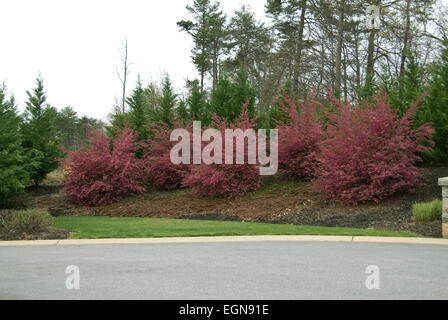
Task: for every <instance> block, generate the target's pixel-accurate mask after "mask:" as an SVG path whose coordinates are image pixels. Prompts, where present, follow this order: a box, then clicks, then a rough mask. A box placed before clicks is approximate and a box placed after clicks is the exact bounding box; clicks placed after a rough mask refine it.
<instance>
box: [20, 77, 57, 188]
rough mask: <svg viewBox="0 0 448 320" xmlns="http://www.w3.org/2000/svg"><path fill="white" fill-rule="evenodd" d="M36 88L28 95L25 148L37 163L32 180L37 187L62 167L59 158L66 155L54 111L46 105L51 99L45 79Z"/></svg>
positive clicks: (37, 80)
mask: <svg viewBox="0 0 448 320" xmlns="http://www.w3.org/2000/svg"><path fill="white" fill-rule="evenodd" d="M36 85H37V86H36V88H34V89H33V91H32V92H29V91H27V92H26V93H27V95H28V101H27V102H26V109H25V122H24V124H23V126H22V132H23V146H24V147H25V149H26V150H27V154H28V157H29V158H30V159H31V161H33V162H35V163H36V166H35V167H34V168H33V169H32V170H31V172H30V177H31V179H32V180H33V181H34V183H35V185H39V183H40V182H41V181H42V180H43V179H45V177H46V176H47V174H48V173H50V172H51V171H53V170H54V169H56V168H57V167H58V163H57V161H56V159H57V158H60V157H61V155H62V153H61V151H60V149H59V147H58V144H59V143H60V142H61V141H60V140H61V139H60V138H58V136H57V132H56V127H55V114H54V110H53V108H51V107H50V106H48V104H46V101H47V97H46V95H45V91H44V84H43V80H42V78H41V77H39V78H37V79H36Z"/></svg>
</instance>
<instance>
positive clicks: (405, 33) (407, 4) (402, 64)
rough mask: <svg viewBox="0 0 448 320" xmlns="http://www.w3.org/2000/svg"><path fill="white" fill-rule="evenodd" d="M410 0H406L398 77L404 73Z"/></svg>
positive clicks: (409, 23) (409, 26) (408, 33)
mask: <svg viewBox="0 0 448 320" xmlns="http://www.w3.org/2000/svg"><path fill="white" fill-rule="evenodd" d="M410 11H411V0H407V1H406V12H405V14H406V25H405V31H404V39H403V51H402V53H401V65H400V79H401V78H402V77H403V75H404V68H405V66H406V54H407V51H408V44H409V38H410V32H411V14H410Z"/></svg>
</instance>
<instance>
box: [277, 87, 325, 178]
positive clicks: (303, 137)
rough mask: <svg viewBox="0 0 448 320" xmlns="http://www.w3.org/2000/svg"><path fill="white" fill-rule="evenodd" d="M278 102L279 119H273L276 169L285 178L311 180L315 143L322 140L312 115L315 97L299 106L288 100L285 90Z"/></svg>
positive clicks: (314, 158)
mask: <svg viewBox="0 0 448 320" xmlns="http://www.w3.org/2000/svg"><path fill="white" fill-rule="evenodd" d="M283 96H284V100H285V102H286V104H285V103H283V101H280V109H281V111H282V113H283V120H279V121H276V123H277V129H278V155H279V169H280V170H281V173H282V175H283V176H285V177H292V178H305V179H307V180H311V179H312V178H313V177H314V172H315V169H316V163H317V160H316V157H317V151H318V147H317V146H318V143H319V142H320V141H321V140H322V137H323V129H322V125H321V123H319V121H318V119H317V116H316V107H317V106H318V105H320V103H319V102H317V101H316V100H315V95H314V94H313V98H312V100H311V101H309V102H307V103H305V104H304V105H302V106H299V108H297V106H296V105H295V104H294V102H292V100H291V99H290V98H289V97H288V95H287V94H286V93H284V95H283Z"/></svg>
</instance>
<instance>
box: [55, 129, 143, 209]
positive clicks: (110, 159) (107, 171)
mask: <svg viewBox="0 0 448 320" xmlns="http://www.w3.org/2000/svg"><path fill="white" fill-rule="evenodd" d="M89 139H90V147H89V148H84V149H81V150H77V151H71V152H68V158H67V159H62V160H61V162H62V163H63V166H64V172H65V174H66V178H65V181H64V183H63V184H64V192H65V194H66V196H67V198H68V199H69V200H71V201H73V202H74V203H76V204H80V205H101V204H108V203H112V202H114V201H118V200H120V199H123V198H125V197H128V196H131V195H135V194H142V193H144V192H146V183H147V180H146V176H145V171H144V163H143V160H140V159H137V158H136V157H135V152H136V150H137V145H136V141H137V134H136V133H134V132H133V131H132V130H130V129H127V128H126V129H123V130H122V131H121V132H120V133H119V134H118V136H117V137H116V139H115V140H113V141H111V140H110V139H107V138H106V136H105V135H104V133H102V132H97V131H95V130H93V129H90V130H89Z"/></svg>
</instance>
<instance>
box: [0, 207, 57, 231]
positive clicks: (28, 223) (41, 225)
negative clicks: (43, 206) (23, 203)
mask: <svg viewBox="0 0 448 320" xmlns="http://www.w3.org/2000/svg"><path fill="white" fill-rule="evenodd" d="M52 224H53V217H52V216H51V215H50V214H49V213H48V211H47V210H37V209H32V210H21V211H13V210H3V211H0V231H3V232H5V233H8V234H23V233H27V234H34V233H38V232H42V231H45V230H46V229H48V228H49V227H50V226H51V225H52Z"/></svg>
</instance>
